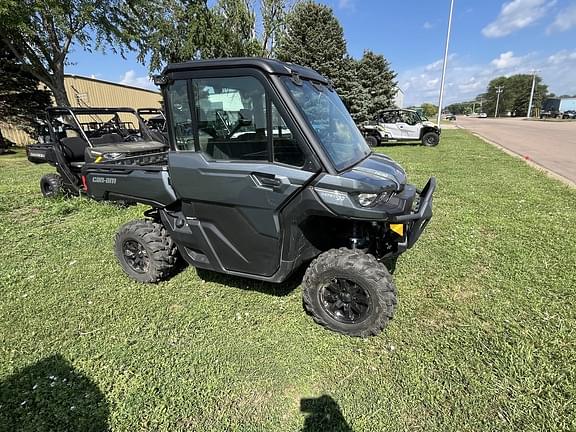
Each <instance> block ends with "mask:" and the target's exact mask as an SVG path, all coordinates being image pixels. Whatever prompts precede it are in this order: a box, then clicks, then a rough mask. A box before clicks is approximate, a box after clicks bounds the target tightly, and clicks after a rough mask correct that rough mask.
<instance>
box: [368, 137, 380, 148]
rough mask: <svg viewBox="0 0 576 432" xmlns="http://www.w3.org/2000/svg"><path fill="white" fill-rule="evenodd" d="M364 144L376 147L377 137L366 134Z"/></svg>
mask: <svg viewBox="0 0 576 432" xmlns="http://www.w3.org/2000/svg"><path fill="white" fill-rule="evenodd" d="M366 144H368V145H369V146H370V147H378V138H376V137H375V136H374V135H368V136H367V137H366Z"/></svg>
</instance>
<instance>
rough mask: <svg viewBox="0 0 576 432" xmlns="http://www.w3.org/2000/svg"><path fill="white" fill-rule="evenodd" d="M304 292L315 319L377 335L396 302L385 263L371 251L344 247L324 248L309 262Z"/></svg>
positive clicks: (330, 326) (348, 332)
mask: <svg viewBox="0 0 576 432" xmlns="http://www.w3.org/2000/svg"><path fill="white" fill-rule="evenodd" d="M302 295H303V303H304V309H305V310H306V311H307V312H308V313H309V314H310V315H312V318H313V319H314V321H316V322H317V323H318V324H320V325H322V326H324V327H326V328H328V329H330V330H333V331H335V332H338V333H343V334H346V335H349V336H360V337H366V336H371V335H377V334H378V333H380V332H381V331H382V329H384V327H386V325H387V324H388V321H389V320H390V319H392V316H393V314H394V307H395V305H396V287H395V285H394V282H393V280H392V276H391V275H390V273H389V272H388V270H387V269H386V267H385V266H384V265H383V264H382V263H380V262H378V260H376V258H375V257H374V256H372V255H369V254H366V253H363V252H360V251H357V250H351V249H345V248H342V249H332V250H329V251H328V252H324V253H323V254H321V255H320V256H318V258H316V259H315V260H314V261H313V262H312V263H311V264H310V267H308V270H307V271H306V274H305V275H304V281H303V294H302Z"/></svg>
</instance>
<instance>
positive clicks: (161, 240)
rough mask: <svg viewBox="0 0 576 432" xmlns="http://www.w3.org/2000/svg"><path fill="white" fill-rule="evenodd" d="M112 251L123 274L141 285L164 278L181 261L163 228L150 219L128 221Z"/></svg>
mask: <svg viewBox="0 0 576 432" xmlns="http://www.w3.org/2000/svg"><path fill="white" fill-rule="evenodd" d="M114 252H115V254H116V258H117V259H118V262H119V263H120V266H121V267H122V269H123V270H124V271H125V272H126V274H128V276H130V277H131V278H132V279H135V280H137V281H138V282H143V283H156V282H160V281H161V280H164V279H166V278H167V277H168V276H170V275H171V274H172V273H173V271H174V270H175V269H176V266H177V264H178V260H179V258H180V255H179V253H178V249H177V248H176V244H175V243H174V241H173V240H172V238H171V237H170V236H169V235H168V233H167V232H166V228H164V226H163V225H162V224H159V223H157V222H152V221H149V220H137V221H132V222H128V223H127V224H125V225H124V226H123V227H122V228H120V231H118V234H116V246H115V251H114Z"/></svg>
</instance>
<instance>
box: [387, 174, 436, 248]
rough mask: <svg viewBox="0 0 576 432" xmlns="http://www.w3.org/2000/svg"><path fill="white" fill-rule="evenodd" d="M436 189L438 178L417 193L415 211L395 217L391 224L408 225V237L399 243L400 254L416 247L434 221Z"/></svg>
mask: <svg viewBox="0 0 576 432" xmlns="http://www.w3.org/2000/svg"><path fill="white" fill-rule="evenodd" d="M435 189H436V178H435V177H430V179H429V180H428V183H426V186H424V189H422V190H421V191H417V194H418V196H417V198H416V200H417V204H416V206H415V208H414V210H413V211H412V212H411V213H409V214H405V215H399V216H394V217H393V218H392V219H391V220H390V223H402V224H405V225H406V235H405V237H404V241H403V242H402V243H398V252H404V251H405V250H406V249H410V248H411V247H412V246H414V243H416V241H417V240H418V239H419V238H420V235H421V234H422V232H423V231H424V228H426V225H428V222H430V219H432V195H433V194H434V190H435Z"/></svg>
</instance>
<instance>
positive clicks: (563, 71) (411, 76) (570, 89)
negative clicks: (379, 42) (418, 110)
mask: <svg viewBox="0 0 576 432" xmlns="http://www.w3.org/2000/svg"><path fill="white" fill-rule="evenodd" d="M509 53H510V54H509ZM509 53H502V54H500V55H499V56H498V57H497V58H496V59H494V60H492V61H490V62H488V63H473V62H471V61H470V60H469V59H467V58H462V57H460V56H457V55H453V56H452V57H453V60H452V61H450V62H448V69H447V71H446V91H445V93H444V100H445V104H446V105H449V104H451V103H454V102H462V101H467V100H472V99H474V98H475V97H476V96H478V95H479V94H481V93H483V92H485V91H486V87H487V86H488V83H489V82H490V80H492V79H494V78H496V77H499V76H503V75H504V76H510V75H513V74H518V73H525V74H530V73H531V70H532V69H537V70H538V74H539V75H540V76H541V77H542V79H543V81H544V84H547V85H548V86H549V88H550V91H551V92H554V93H556V94H574V93H576V88H575V82H574V72H573V71H575V70H576V49H572V50H561V51H557V52H552V53H546V54H543V53H526V54H523V55H520V56H516V55H514V53H513V52H509ZM436 63H437V62H434V63H430V64H428V65H422V66H420V67H416V68H413V69H410V70H406V71H403V72H400V74H399V76H398V82H399V86H400V88H401V89H402V90H404V94H405V99H404V100H405V104H406V106H410V105H420V104H422V103H423V102H432V103H438V96H439V94H440V77H441V73H442V70H441V67H435V68H434V67H430V66H431V65H435V64H436Z"/></svg>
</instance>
